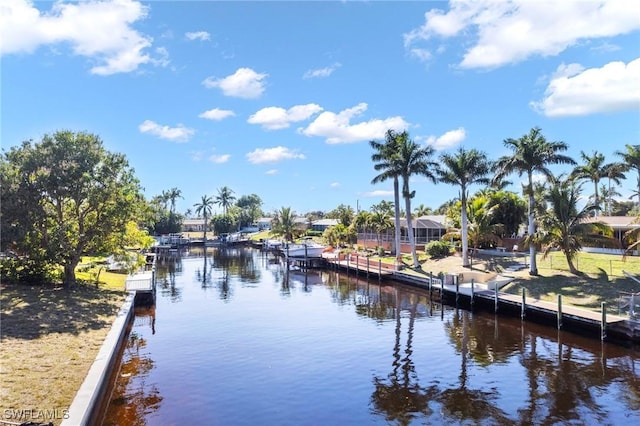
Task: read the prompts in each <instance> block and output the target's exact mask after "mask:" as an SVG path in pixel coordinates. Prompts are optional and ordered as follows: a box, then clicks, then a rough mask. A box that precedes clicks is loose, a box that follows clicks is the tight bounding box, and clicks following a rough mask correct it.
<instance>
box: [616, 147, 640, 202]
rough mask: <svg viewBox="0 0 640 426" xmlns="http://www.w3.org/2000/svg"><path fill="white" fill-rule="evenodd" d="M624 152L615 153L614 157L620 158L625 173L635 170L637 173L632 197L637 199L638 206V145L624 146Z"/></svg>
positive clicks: (639, 163) (639, 153)
mask: <svg viewBox="0 0 640 426" xmlns="http://www.w3.org/2000/svg"><path fill="white" fill-rule="evenodd" d="M624 147H625V151H616V155H618V156H620V157H622V164H623V166H622V169H623V171H625V172H628V171H631V170H635V171H636V172H637V173H638V184H637V186H636V190H635V191H634V193H633V195H632V197H638V206H640V145H631V144H626V145H625V146H624Z"/></svg>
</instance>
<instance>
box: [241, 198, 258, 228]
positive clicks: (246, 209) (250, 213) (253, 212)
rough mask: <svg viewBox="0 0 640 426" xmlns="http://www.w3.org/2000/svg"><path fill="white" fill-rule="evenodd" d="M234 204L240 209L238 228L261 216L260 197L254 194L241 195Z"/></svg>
mask: <svg viewBox="0 0 640 426" xmlns="http://www.w3.org/2000/svg"><path fill="white" fill-rule="evenodd" d="M236 206H237V207H238V208H239V209H240V218H239V220H240V228H243V227H245V226H250V225H251V224H253V223H255V222H256V221H257V220H258V219H260V217H261V216H262V199H261V198H260V197H259V196H258V195H256V194H250V195H243V196H241V197H240V198H238V200H237V201H236Z"/></svg>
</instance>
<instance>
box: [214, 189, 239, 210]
mask: <svg viewBox="0 0 640 426" xmlns="http://www.w3.org/2000/svg"><path fill="white" fill-rule="evenodd" d="M235 200H236V197H235V196H234V195H233V191H232V190H231V189H230V188H229V187H228V186H223V187H222V188H220V189H218V195H216V201H215V202H216V204H217V205H219V206H220V207H222V211H223V212H224V214H227V211H228V210H229V207H231V205H233V202H234V201H235Z"/></svg>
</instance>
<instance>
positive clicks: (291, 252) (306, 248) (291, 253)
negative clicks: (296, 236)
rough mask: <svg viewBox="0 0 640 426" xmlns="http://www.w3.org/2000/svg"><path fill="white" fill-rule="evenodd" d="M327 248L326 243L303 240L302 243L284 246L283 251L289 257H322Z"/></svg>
mask: <svg viewBox="0 0 640 426" xmlns="http://www.w3.org/2000/svg"><path fill="white" fill-rule="evenodd" d="M326 248H327V246H325V245H324V244H320V243H316V242H315V241H310V240H308V241H303V242H301V243H290V244H288V245H286V246H283V248H282V251H283V252H284V254H285V256H287V257H300V258H310V257H322V253H323V252H324V250H325V249H326Z"/></svg>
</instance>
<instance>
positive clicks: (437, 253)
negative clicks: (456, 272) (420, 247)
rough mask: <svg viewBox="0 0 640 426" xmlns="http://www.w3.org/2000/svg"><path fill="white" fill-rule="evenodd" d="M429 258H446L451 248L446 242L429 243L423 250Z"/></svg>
mask: <svg viewBox="0 0 640 426" xmlns="http://www.w3.org/2000/svg"><path fill="white" fill-rule="evenodd" d="M424 251H425V252H426V253H427V254H428V255H429V256H430V257H432V258H438V257H447V256H449V255H450V254H451V246H450V245H449V243H448V242H446V241H431V242H430V243H429V244H427V246H426V247H425V250H424Z"/></svg>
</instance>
